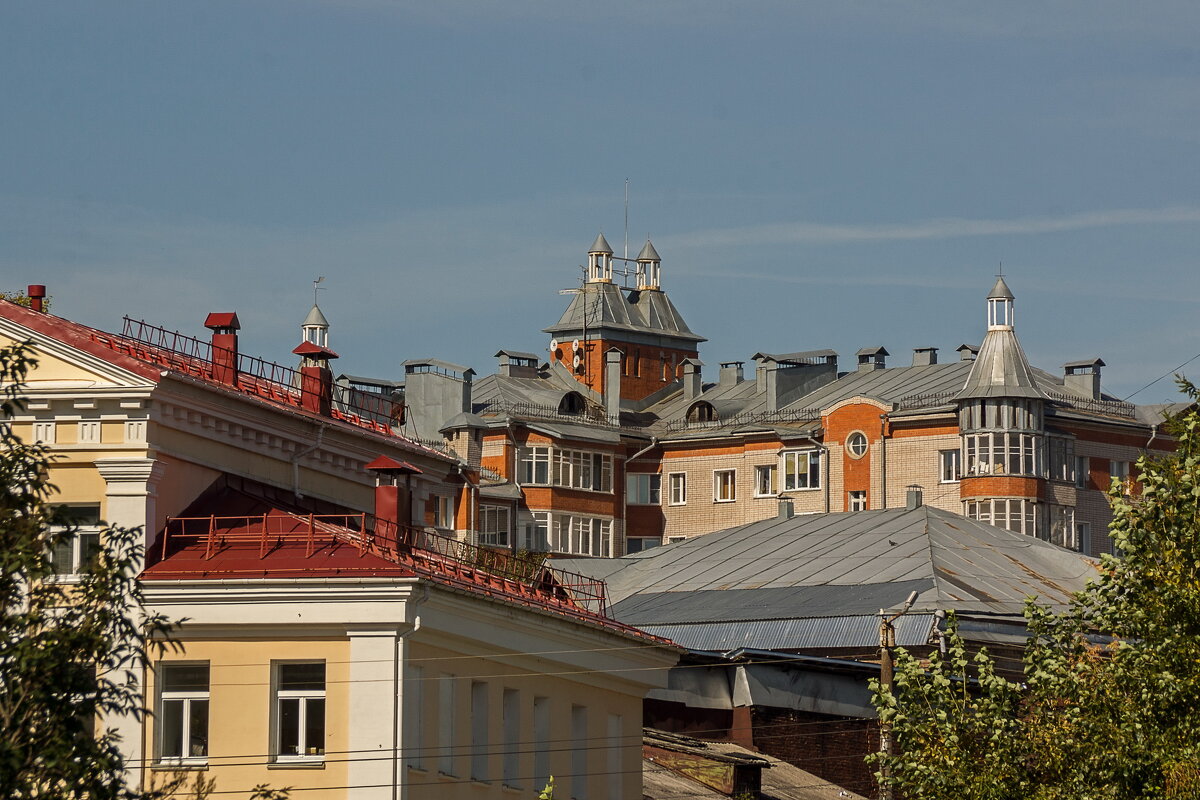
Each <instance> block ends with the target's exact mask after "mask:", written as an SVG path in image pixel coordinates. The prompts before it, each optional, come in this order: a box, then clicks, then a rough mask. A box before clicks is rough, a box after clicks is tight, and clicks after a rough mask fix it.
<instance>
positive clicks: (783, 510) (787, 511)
mask: <svg viewBox="0 0 1200 800" xmlns="http://www.w3.org/2000/svg"><path fill="white" fill-rule="evenodd" d="M794 516H796V506H795V505H793V503H792V498H790V497H781V498H779V519H791V518H792V517H794Z"/></svg>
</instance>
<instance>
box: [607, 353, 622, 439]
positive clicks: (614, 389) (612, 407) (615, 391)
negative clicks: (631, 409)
mask: <svg viewBox="0 0 1200 800" xmlns="http://www.w3.org/2000/svg"><path fill="white" fill-rule="evenodd" d="M621 355H622V354H621V351H620V350H618V349H617V348H615V347H614V348H613V349H611V350H609V351H608V352H606V353H605V354H604V413H605V414H607V415H608V419H609V421H610V422H613V423H615V422H617V421H618V420H619V419H620V418H621Z"/></svg>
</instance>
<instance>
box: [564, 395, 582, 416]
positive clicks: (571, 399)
mask: <svg viewBox="0 0 1200 800" xmlns="http://www.w3.org/2000/svg"><path fill="white" fill-rule="evenodd" d="M584 408H585V404H584V402H583V396H582V395H580V394H579V392H567V393H566V394H564V395H563V398H562V400H561V401H559V404H558V413H560V414H582V413H583V411H584Z"/></svg>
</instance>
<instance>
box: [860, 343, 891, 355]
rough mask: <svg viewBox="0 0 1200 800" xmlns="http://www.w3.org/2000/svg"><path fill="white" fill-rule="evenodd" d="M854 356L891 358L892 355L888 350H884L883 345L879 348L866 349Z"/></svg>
mask: <svg viewBox="0 0 1200 800" xmlns="http://www.w3.org/2000/svg"><path fill="white" fill-rule="evenodd" d="M854 355H856V356H890V355H891V353H889V352H888V351H887V349H886V348H884V346H883V345H879V346H878V347H864V348H862V349H861V350H859V351H858V352H857V353H855V354H854Z"/></svg>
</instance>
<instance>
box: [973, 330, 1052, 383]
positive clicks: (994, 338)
mask: <svg viewBox="0 0 1200 800" xmlns="http://www.w3.org/2000/svg"><path fill="white" fill-rule="evenodd" d="M960 363H961V362H960ZM981 397H1033V398H1039V399H1043V400H1044V399H1046V393H1045V392H1044V391H1042V389H1040V388H1039V387H1038V385H1037V381H1036V380H1035V379H1034V376H1033V370H1032V368H1031V367H1030V366H1029V359H1027V358H1026V357H1025V351H1024V350H1022V349H1021V343H1020V342H1019V341H1017V334H1016V333H1015V332H1013V330H1012V328H993V329H992V330H989V331H988V332H987V335H986V336H984V337H983V346H982V347H980V348H979V354H978V355H976V356H975V360H974V361H972V362H971V374H970V375H968V376H967V382H966V385H964V386H963V390H962V391H961V392H959V393H958V395H957V396H956V397H955V399H956V400H968V399H975V398H981Z"/></svg>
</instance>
